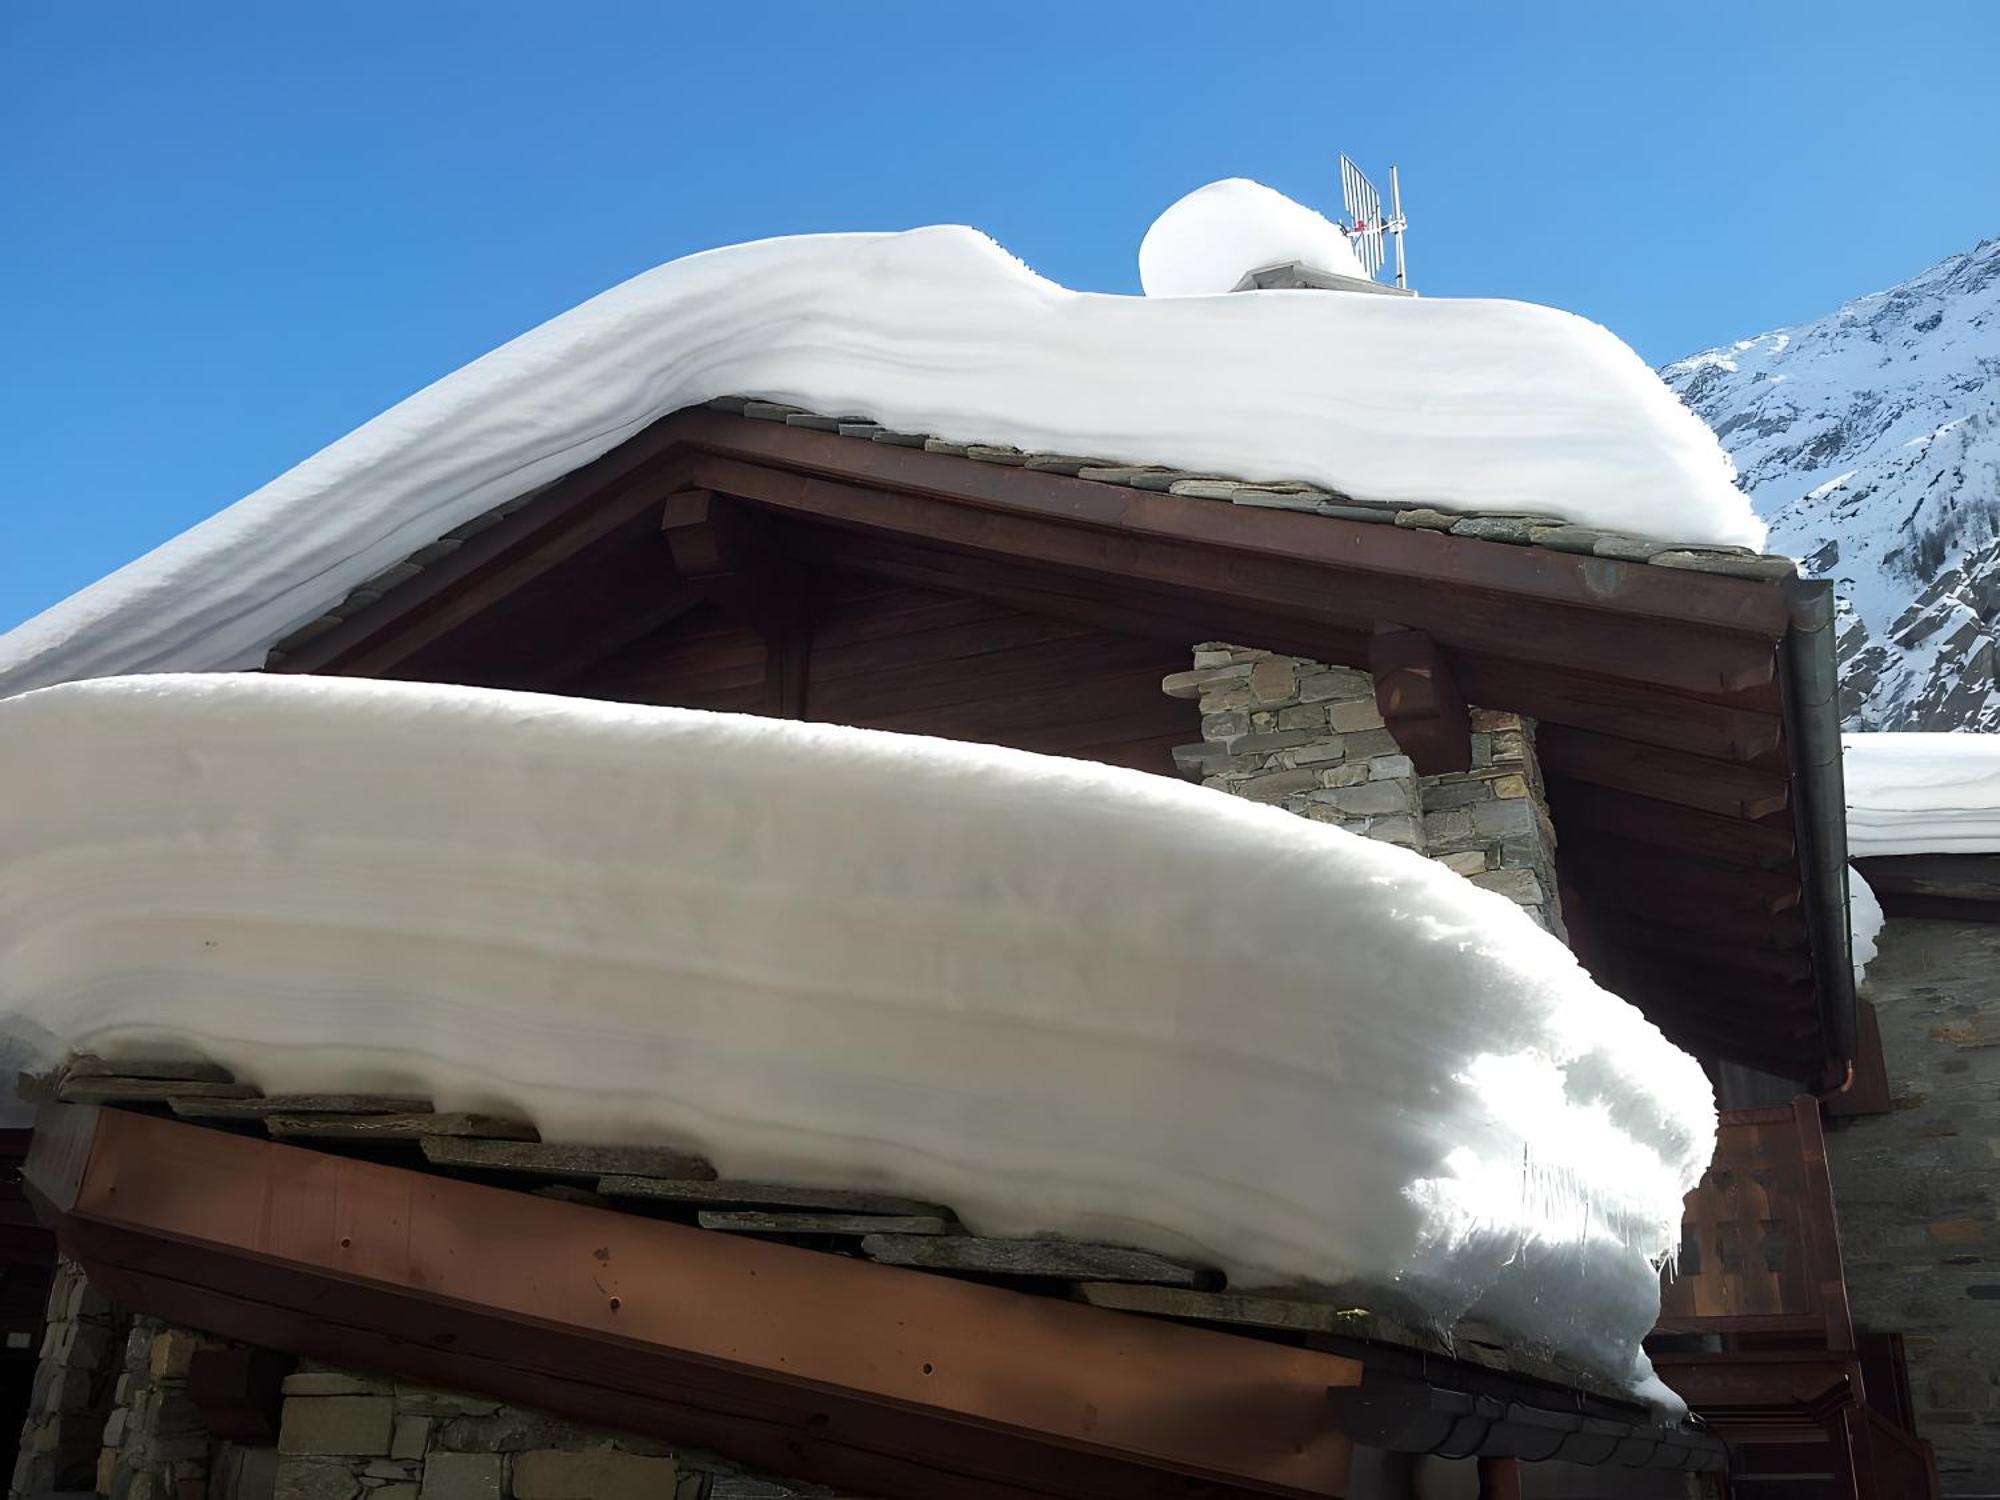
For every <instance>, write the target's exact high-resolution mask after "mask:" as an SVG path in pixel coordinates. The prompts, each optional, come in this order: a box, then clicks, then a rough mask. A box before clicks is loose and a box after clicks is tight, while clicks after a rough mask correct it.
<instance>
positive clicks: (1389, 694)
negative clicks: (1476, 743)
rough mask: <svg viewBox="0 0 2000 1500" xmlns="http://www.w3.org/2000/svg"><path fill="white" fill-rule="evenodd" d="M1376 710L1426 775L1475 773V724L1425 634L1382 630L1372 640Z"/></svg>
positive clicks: (1402, 629) (1392, 628)
mask: <svg viewBox="0 0 2000 1500" xmlns="http://www.w3.org/2000/svg"><path fill="white" fill-rule="evenodd" d="M1368 670H1369V673H1370V674H1371V675H1372V676H1373V677H1374V679H1375V707H1376V709H1377V710H1378V711H1379V712H1380V713H1381V715H1382V722H1383V723H1384V724H1386V725H1387V726H1388V728H1389V733H1390V734H1392V735H1394V736H1395V738H1396V743H1397V744H1398V745H1400V746H1401V747H1402V749H1403V753H1404V754H1405V755H1407V756H1409V757H1410V763H1411V764H1412V765H1414V766H1415V767H1416V769H1417V773H1418V774H1419V775H1421V776H1442V775H1444V774H1446V773H1447V772H1451V771H1469V770H1471V769H1472V723H1471V716H1470V715H1469V714H1468V713H1467V711H1466V707H1465V694H1464V693H1463V692H1461V691H1460V689H1459V686H1458V679H1457V678H1456V677H1455V676H1454V675H1453V673H1452V670H1451V666H1450V664H1449V663H1448V662H1447V661H1446V660H1445V656H1444V653H1443V652H1442V651H1440V650H1439V649H1438V645H1437V642H1436V641H1434V640H1432V639H1431V638H1430V636H1429V635H1427V634H1426V633H1425V632H1423V631H1421V630H1411V629H1408V628H1407V627H1405V626H1401V625H1378V626H1376V627H1375V633H1374V634H1373V635H1371V636H1370V637H1369V638H1368Z"/></svg>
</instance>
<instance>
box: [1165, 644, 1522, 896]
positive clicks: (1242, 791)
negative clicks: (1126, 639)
mask: <svg viewBox="0 0 2000 1500" xmlns="http://www.w3.org/2000/svg"><path fill="white" fill-rule="evenodd" d="M1161 687H1162V689H1163V690H1164V691H1165V692H1166V693H1168V694H1169V695H1171V696H1173V697H1178V698H1194V699H1197V700H1198V701H1199V703H1200V707H1201V732H1202V738H1201V742H1200V743H1199V744H1195V745H1185V746H1181V747H1179V748H1178V749H1176V750H1175V752H1174V763H1175V764H1176V765H1177V766H1178V767H1179V768H1180V770H1181V773H1182V774H1183V775H1185V776H1187V777H1188V778H1189V779H1190V780H1194V781H1199V782H1200V783H1201V784H1202V785H1203V786H1206V787H1212V788H1214V789H1215V790H1217V791H1223V792H1228V793H1230V794H1231V795H1233V796H1238V797H1245V798H1248V799H1249V800H1251V801H1253V802H1266V803H1270V804H1271V805H1273V806H1276V807H1282V808H1284V809H1285V810H1286V811H1287V812H1292V813H1296V814H1298V815H1299V816H1300V817H1305V818H1311V819H1312V820H1314V821H1315V822H1320V823H1332V824H1334V825H1336V826H1337V827H1341V828H1345V829H1348V830H1349V831H1351V832H1354V833H1359V834H1362V835H1364V836H1365V837H1368V838H1372V839H1381V840H1383V841H1385V842H1387V843H1391V844H1396V845H1399V846H1401V847H1402V848H1405V849H1412V850H1415V851H1416V852H1417V853H1419V854H1423V855H1427V856H1428V857H1430V858H1432V859H1436V860H1438V861H1439V862H1440V863H1442V864H1444V865H1446V866H1448V867H1449V868H1451V869H1453V870H1456V871H1457V872H1458V873H1459V874H1461V875H1463V876H1465V877H1466V878H1467V879H1469V880H1471V881H1472V882H1473V883H1474V884H1475V885H1479V886H1483V887H1485V888H1486V889H1488V890H1494V891H1498V892H1499V893H1500V894H1502V895H1504V896H1506V897H1508V898H1509V899H1510V900H1512V901H1514V902H1515V903H1516V904H1518V905H1520V906H1521V907H1523V908H1525V909H1526V910H1527V911H1528V912H1530V913H1531V914H1532V915H1533V916H1534V917H1535V918H1536V920H1537V921H1539V922H1541V924H1542V925H1543V926H1545V927H1547V928H1549V929H1550V930H1551V931H1553V932H1556V933H1557V934H1559V935H1560V934H1561V933H1562V917H1561V911H1560V907H1559V905H1558V900H1557V892H1556V879H1555V847H1556V837H1555V825H1554V823H1553V822H1552V821H1551V820H1550V818H1549V811H1548V804H1547V801H1546V799H1545V797H1544V793H1543V787H1542V775H1541V768H1540V765H1539V763H1538V762H1537V760H1536V757H1535V747H1534V725H1533V723H1532V722H1531V721H1529V720H1527V719H1524V718H1522V717H1521V716H1520V715H1518V714H1510V713H1501V712H1497V711H1493V710H1488V709H1477V708H1476V709H1473V710H1472V712H1471V727H1472V767H1471V769H1470V770H1468V771H1464V772H1453V773H1450V774H1446V775H1441V776H1419V775H1418V774H1417V771H1416V767H1415V766H1414V765H1412V764H1411V762H1410V758H1409V757H1408V756H1407V755H1405V754H1403V752H1402V749H1401V747H1400V746H1398V745H1397V743H1396V739H1395V736H1394V735H1393V734H1391V733H1390V732H1389V729H1388V728H1387V726H1386V725H1385V724H1384V723H1383V720H1382V715H1381V713H1380V711H1379V710H1378V709H1377V708H1376V704H1375V683H1374V679H1373V678H1371V677H1370V676H1369V675H1368V674H1367V673H1366V672H1362V671H1357V670H1355V669H1353V668H1351V667H1331V666H1327V665H1325V664H1324V663H1321V662H1316V661H1312V660H1309V659H1307V658H1305V657H1298V656H1284V655H1280V654H1279V653H1277V652H1272V651H1263V650H1259V649H1257V648H1255V647H1248V646H1231V645H1226V644H1223V643H1220V642H1209V643H1207V644H1204V645H1201V646H1197V647H1196V648H1195V653H1194V666H1193V669H1192V670H1190V671H1187V672H1178V673H1175V674H1174V675H1173V676H1171V677H1169V678H1167V679H1166V681H1165V682H1163V683H1162V684H1161Z"/></svg>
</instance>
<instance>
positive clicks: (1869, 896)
mask: <svg viewBox="0 0 2000 1500" xmlns="http://www.w3.org/2000/svg"><path fill="white" fill-rule="evenodd" d="M1887 920H1888V919H1887V918H1886V917H1885V916H1884V915H1883V914H1882V903H1881V901H1880V900H1879V899H1878V898H1877V897H1876V895H1875V888H1874V887H1873V886H1871V885H1870V884H1869V883H1868V882H1867V880H1866V879H1864V878H1863V876H1862V874H1861V872H1860V871H1859V870H1857V869H1855V868H1854V866H1852V865H1849V866H1848V867H1847V933H1848V939H1849V947H1850V950H1851V951H1852V953H1853V957H1854V982H1855V983H1856V984H1859V983H1861V981H1862V980H1863V979H1865V978H1867V976H1868V966H1869V965H1870V964H1872V963H1874V962H1875V955H1876V954H1877V953H1879V952H1880V951H1881V948H1880V945H1879V941H1878V940H1879V939H1880V938H1881V936H1882V925H1883V923H1884V922H1886V921H1887Z"/></svg>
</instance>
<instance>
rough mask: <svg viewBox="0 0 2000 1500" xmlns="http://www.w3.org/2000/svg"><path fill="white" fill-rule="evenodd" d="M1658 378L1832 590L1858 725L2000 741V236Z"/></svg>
mask: <svg viewBox="0 0 2000 1500" xmlns="http://www.w3.org/2000/svg"><path fill="white" fill-rule="evenodd" d="M1660 373H1661V375H1662V376H1663V377H1664V378H1665V379H1666V381H1667V383H1668V384H1669V385H1670V386H1672V387H1673V388H1674V390H1675V391H1677V392H1678V393H1679V394H1680V396H1681V399H1682V400H1684V401H1686V402H1687V404H1688V405H1689V406H1691V407H1693V408H1694V410H1695V411H1696V412H1698V413H1699V414H1700V415H1701V416H1702V417H1703V419H1704V420H1706V421H1707V422H1708V424H1709V425H1710V426H1711V427H1713V428H1714V429H1715V431H1716V434H1717V435H1718V436H1719V437H1720V438H1721V439H1722V442H1723V445H1724V446H1725V447H1727V448H1728V449H1729V451H1730V453H1731V454H1732V455H1734V457H1735V459H1736V465H1737V468H1738V470H1739V472H1740V474H1741V476H1742V485H1743V489H1744V491H1745V492H1746V493H1747V494H1748V495H1749V496H1750V498H1751V500H1752V501H1753V502H1754V503H1755V504H1756V507H1757V510H1758V512H1759V513H1760V514H1761V515H1762V516H1763V517H1764V518H1765V519H1766V520H1767V521H1769V522H1770V524H1771V541H1770V550H1772V551H1774V552H1788V553H1790V554H1792V555H1793V556H1795V557H1797V558H1799V559H1800V560H1801V561H1802V563H1803V564H1804V566H1805V568H1806V570H1807V571H1808V572H1810V573H1812V574H1814V575H1817V576H1820V577H1826V578H1831V579H1833V580H1834V582H1835V585H1836V587H1837V588H1838V590H1839V593H1840V595H1841V598H1842V600H1843V607H1842V616H1841V634H1840V650H1841V657H1842V672H1843V678H1844V692H1843V701H1842V709H1843V712H1844V714H1845V716H1846V719H1847V724H1848V727H1849V728H1850V729H1982V730H2000V685H1996V681H1995V674H1994V667H1995V634H1996V626H2000V238H1996V239H1989V240H1985V241H1982V242H1981V243H1980V244H1978V245H1977V246H1975V247H1974V248H1973V249H1971V250H1970V251H1967V252H1966V253H1964V254H1962V255H1954V256H1952V257H1950V258H1949V259H1948V260H1945V261H1942V262H1940V263H1939V264H1938V265H1935V266H1933V267H1931V268H1930V269H1929V270H1928V271H1925V272H1924V273H1923V274H1922V275H1920V276H1916V277H1913V278H1911V279H1910V280H1909V281H1906V282H1904V283H1902V284H1901V285H1900V286H1895V287H1891V288H1889V290H1887V291H1883V292H1876V293H1874V294H1873V295H1872V296H1867V297H1861V298H1857V299H1856V300H1855V301H1853V302H1849V303H1848V304H1846V305H1845V306H1844V307H1841V308H1839V309H1837V310H1835V311H1834V312H1832V313H1830V314H1828V315H1827V316H1826V317H1823V318H1820V319H1817V320H1816V321H1814V322H1810V323H1802V324H1800V325H1799V326H1798V327H1796V328H1784V329H1779V330H1777V331H1776V332H1772V333H1765V334H1760V335H1759V336H1757V337H1756V338H1752V339H1745V340H1743V341H1742V342H1740V343H1737V344H1732V345H1729V346H1727V347H1725V348H1720V349H1708V350H1704V351H1703V352H1702V353H1700V354H1695V355H1691V356H1689V357H1688V358H1686V359H1683V360H1679V361H1676V362H1675V363H1673V364H1671V365H1668V366H1667V367H1666V368H1664V369H1663V370H1662V371H1661V372H1660Z"/></svg>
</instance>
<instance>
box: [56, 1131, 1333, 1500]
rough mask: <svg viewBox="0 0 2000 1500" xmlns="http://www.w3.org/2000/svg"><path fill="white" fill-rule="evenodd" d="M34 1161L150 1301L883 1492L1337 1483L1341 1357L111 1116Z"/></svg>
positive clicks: (1124, 1498) (84, 1232)
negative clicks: (1335, 1411) (1331, 1394)
mask: <svg viewBox="0 0 2000 1500" xmlns="http://www.w3.org/2000/svg"><path fill="white" fill-rule="evenodd" d="M25 1178H26V1182H27V1184H28V1187H29V1189H30V1191H31V1193H33V1194H34V1195H36V1196H37V1197H38V1198H39V1199H40V1200H41V1202H40V1204H39V1205H38V1207H40V1208H41V1209H42V1210H43V1211H44V1212H45V1214H46V1215H47V1216H48V1217H49V1218H50V1220H51V1221H52V1227H54V1228H55V1230H56V1232H57V1234H58V1236H59V1238H60V1239H61V1240H62V1241H63V1243H64V1244H65V1246H66V1247H68V1248H69V1249H71V1251H72V1252H73V1253H74V1254H76V1256H77V1257H78V1258H79V1259H80V1260H82V1261H83V1263H84V1265H85V1267H86V1270H87V1271H88V1272H89V1273H90V1275H91V1277H92V1279H93V1282H95V1283H99V1284H102V1285H103V1286H104V1287H105V1288H106V1290H107V1292H108V1293H109V1294H111V1295H114V1296H116V1295H121V1294H123V1295H127V1296H129V1297H130V1298H131V1300H132V1301H133V1303H134V1304H135V1305H136V1307H137V1309H138V1310H140V1311H147V1312H154V1313H156V1314H157V1315H159V1316H164V1317H168V1318H171V1319H174V1320H176V1321H185V1322H188V1323H191V1324H192V1325H193V1326H196V1327H205V1328H209V1329H211V1330H212V1331H215V1332H217V1333H221V1334H224V1335H225V1336H229V1337H233V1338H238V1339H243V1340H246V1341H249V1342H253V1343H258V1344H262V1345H265V1346H267V1347H273V1348H280V1349H286V1350H289V1351H290V1352H294V1353H299V1354H306V1355H311V1356H313V1357H316V1358H329V1359H334V1360H342V1359H345V1360H349V1361H353V1362H358V1363H363V1364H366V1365H368V1366H369V1367H373V1368H381V1369H384V1370H386V1371H389V1372H391V1373H403V1374H408V1375H410V1376H412V1377H413V1378H420V1379H444V1380H448V1381H449V1382H450V1383H452V1384H455V1385H459V1386H462V1387H464V1388H466V1389H470V1390H474V1391H480V1390H485V1391H491V1392H492V1393H494V1394H496V1395H498V1396H500V1397H501V1398H502V1399H506V1400H516V1401H527V1402H531V1403H533V1404H537V1405H543V1406H547V1407H551V1408H553V1409H555V1410H557V1411H560V1412H565V1413H570V1414H577V1415H581V1416H584V1417H586V1418H587V1419H591V1420H596V1421H600V1422H603V1421H613V1422H618V1421H623V1422H625V1423H627V1424H628V1425H631V1426H634V1427H635V1428H637V1430H640V1431H652V1432H657V1433H659V1434H660V1435H662V1436H665V1437H668V1438H674V1439H677V1440H680V1441H689V1442H701V1443H704V1444H707V1445H712V1446H716V1447H720V1448H722V1449H724V1450H725V1451H729V1452H731V1453H732V1454H734V1455H736V1456H738V1457H742V1458H746V1459H748V1460H749V1461H752V1462H759V1463H761V1464H763V1465H764V1466H767V1467H771V1468H773V1469H776V1470H778V1471H779V1472H788V1473H799V1474H801V1477H805V1478H822V1479H824V1480H825V1481H826V1482H828V1483H834V1484H839V1485H843V1486H848V1485H851V1486H853V1487H855V1488H859V1489H862V1490H864V1491H865V1492H867V1493H872V1494H878V1495H882V1496H885V1497H888V1500H1027V1497H1028V1496H1031V1495H1057V1496H1066V1497H1073V1500H1085V1497H1097V1496H1104V1497H1120V1500H1168V1497H1172V1496H1180V1495H1185V1494H1186V1493H1187V1492H1188V1487H1189V1481H1190V1480H1196V1481H1204V1482H1206V1483H1208V1484H1211V1485H1213V1486H1215V1487H1216V1488H1215V1490H1214V1493H1216V1494H1217V1495H1218V1497H1230V1500H1247V1497H1249V1496H1251V1495H1253V1494H1264V1495H1278V1496H1286V1497H1294V1500H1332V1497H1338V1496H1341V1495H1343V1494H1344V1493H1345V1491H1346V1486H1347V1479H1348V1468H1349V1464H1350V1461H1351V1458H1352V1452H1353V1448H1352V1444H1351V1442H1350V1441H1349V1440H1348V1439H1347V1438H1346V1437H1344V1436H1343V1435H1342V1434H1340V1433H1339V1432H1338V1431H1336V1430H1335V1427H1334V1423H1333V1418H1332V1413H1331V1410H1330V1408H1329V1406H1328V1402H1327V1395H1326V1393H1327V1391H1328V1390H1329V1389H1331V1388H1335V1387H1345V1386H1352V1385H1356V1384H1358V1383H1359V1381H1360V1378H1361V1364H1360V1362H1359V1361H1357V1360H1354V1359H1350V1358H1345V1357H1343V1356H1339V1355H1334V1354H1328V1353H1324V1352H1321V1351H1316V1350H1310V1349H1301V1348H1290V1347H1286V1346H1283V1345H1279V1344H1275V1343H1268V1342H1265V1341H1263V1340H1259V1339H1251V1338H1242V1337H1237V1336H1233V1335H1230V1334H1224V1333H1217V1332H1213V1331H1209V1330H1206V1329H1200V1328H1194V1327H1190V1326H1187V1325H1183V1324H1176V1323H1170V1322H1165V1321H1159V1320H1154V1319H1148V1318H1140V1317H1133V1316H1129V1315H1125V1314H1121V1313H1115V1312H1110V1311H1106V1310H1103V1309H1098V1308H1091V1307H1086V1306H1083V1305H1081V1304H1076V1303H1071V1302H1066V1301H1062V1300H1060V1299H1056V1298H1049V1297H1035V1296H1030V1295H1027V1294H1024V1293H1020V1292H1014V1291H1009V1290H1005V1289H1003V1288H999V1287H993V1286H984V1285H977V1284H974V1283H971V1282H965V1281H959V1280H955V1279H952V1278H949V1277H943V1276H935V1275H929V1274H926V1273H923V1272H914V1271H906V1270H899V1269H896V1268H892V1267H887V1266H879V1265H875V1264H872V1263H870V1262H865V1261H856V1260H851V1259H848V1258H846V1257H843V1256H838V1255H830V1254H825V1253H821V1252H817V1251H811V1250H804V1249H799V1248H797V1247H793V1246H787V1245H778V1244H770V1243H765V1242H759V1241H753V1240H748V1239H744V1238H741V1237H738V1236H733V1235H723V1234H716V1233H712V1232H709V1231H705V1230H700V1229H694V1228H690V1227H687V1226H685V1225H678V1224H672V1223H668V1222H665V1221H662V1220H656V1219H650V1218H645V1217H642V1216H639V1215H635V1214H627V1213H619V1212H615V1211H613V1210H609V1209H601V1208H595V1207H589V1206H585V1205H579V1204H573V1203H560V1202H555V1201H552V1200H549V1199H544V1198H538V1197H535V1196H533V1195H532V1194H526V1193H520V1192H515V1191H510V1190H508V1189H504V1188H496V1187H489V1186H486V1185H483V1184H479V1183H472V1182H466V1181H462V1180H459V1179H455V1178H446V1177H440V1176H435V1175H432V1174H429V1173H421V1172H413V1171H410V1170H407V1169H404V1168H400V1167H393V1166H387V1165H384V1164H382V1163H379V1162H373V1161H365V1160H360V1159H356V1158H351V1157H340V1156H332V1155H328V1154H325V1153H322V1152H317V1151H312V1150H307V1149H303V1148H300V1147H295V1146H285V1145H279V1144H277V1143H275V1142H270V1141H264V1140H258V1139H254V1138H251V1137H247V1136H238V1135H233V1134H229V1133H226V1132H223V1131H219V1130H211V1129H205V1128H202V1127H199V1126H193V1125H187V1124H183V1123H181V1122H177V1121H171V1120H162V1119H157V1118H153V1117H148V1116H142V1115H138V1114H132V1113H127V1112H124V1111H120V1110H114V1109H88V1108H80V1107H77V1106H69V1105H51V1106H47V1107H45V1109H44V1111H43V1114H42V1117H41V1119H40V1120H39V1121H38V1126H37V1135H36V1142H35V1147H34V1150H33V1153H32V1155H31V1156H30V1159H29V1162H28V1165H27V1167H26V1169H25ZM774 1455H776V1456H774ZM784 1455H789V1457H786V1456H784ZM885 1458H886V1459H888V1460H890V1461H884V1460H885ZM802 1471H803V1472H802Z"/></svg>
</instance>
